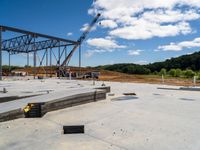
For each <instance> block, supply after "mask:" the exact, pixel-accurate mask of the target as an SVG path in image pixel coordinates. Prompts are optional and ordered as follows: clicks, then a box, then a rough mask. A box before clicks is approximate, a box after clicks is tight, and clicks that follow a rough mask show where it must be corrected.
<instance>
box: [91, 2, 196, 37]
mask: <svg viewBox="0 0 200 150" xmlns="http://www.w3.org/2000/svg"><path fill="white" fill-rule="evenodd" d="M177 6H178V7H177ZM184 6H187V7H184ZM199 8H200V0H169V1H167V0H151V1H149V0H109V1H108V0H96V1H95V2H94V3H93V6H92V8H91V9H90V10H88V13H89V14H94V13H97V12H100V13H101V14H102V18H103V19H104V20H109V22H111V21H112V22H114V23H116V24H115V25H113V26H112V27H110V25H108V24H106V25H104V26H102V27H105V26H109V27H110V28H111V30H110V31H109V35H112V36H115V37H118V38H123V39H128V40H137V39H150V38H153V37H169V36H176V35H181V34H184V35H185V34H190V33H192V31H193V30H192V28H191V26H190V21H192V20H197V19H199V18H200V14H199V11H198V9H199ZM116 25H117V26H116Z"/></svg>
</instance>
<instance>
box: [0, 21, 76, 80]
mask: <svg viewBox="0 0 200 150" xmlns="http://www.w3.org/2000/svg"><path fill="white" fill-rule="evenodd" d="M6 31H9V32H15V33H18V34H21V35H20V36H17V37H12V38H9V39H6V40H2V39H3V36H2V33H3V32H6ZM76 45H79V42H78V41H73V40H67V39H63V38H59V37H54V36H50V35H45V34H40V33H36V32H30V31H26V30H22V29H18V28H13V27H7V26H1V25H0V80H2V51H6V52H8V54H9V66H10V55H13V54H19V53H26V54H27V65H29V53H33V66H34V78H35V75H36V69H35V68H36V65H37V58H38V59H39V56H38V54H37V52H38V51H40V50H43V51H44V54H43V56H42V59H41V60H40V59H39V61H40V63H39V64H40V66H41V65H42V64H43V60H44V58H45V56H46V65H47V66H48V57H49V56H50V66H51V65H52V56H54V58H55V59H56V62H57V64H56V65H58V66H60V61H61V58H62V56H63V55H64V54H65V57H67V47H68V46H76ZM53 48H58V49H57V53H58V56H57V57H56V54H55V53H54V52H53V50H52V49H53ZM52 54H53V55H52Z"/></svg>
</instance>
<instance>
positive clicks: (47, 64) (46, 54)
mask: <svg viewBox="0 0 200 150" xmlns="http://www.w3.org/2000/svg"><path fill="white" fill-rule="evenodd" d="M46 69H47V71H46V77H47V76H48V49H46Z"/></svg>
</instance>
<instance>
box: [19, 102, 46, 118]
mask: <svg viewBox="0 0 200 150" xmlns="http://www.w3.org/2000/svg"><path fill="white" fill-rule="evenodd" d="M42 105H44V103H28V105H27V106H26V107H25V108H24V109H23V110H24V115H25V117H26V118H40V117H42V116H43V115H42V109H41V108H42V107H41V106H42Z"/></svg>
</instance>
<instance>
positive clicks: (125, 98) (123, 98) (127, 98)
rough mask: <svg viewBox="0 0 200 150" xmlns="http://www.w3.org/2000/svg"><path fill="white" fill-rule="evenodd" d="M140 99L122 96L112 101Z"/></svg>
mask: <svg viewBox="0 0 200 150" xmlns="http://www.w3.org/2000/svg"><path fill="white" fill-rule="evenodd" d="M135 99H138V97H136V96H120V97H116V98H112V99H111V101H124V100H135Z"/></svg>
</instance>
